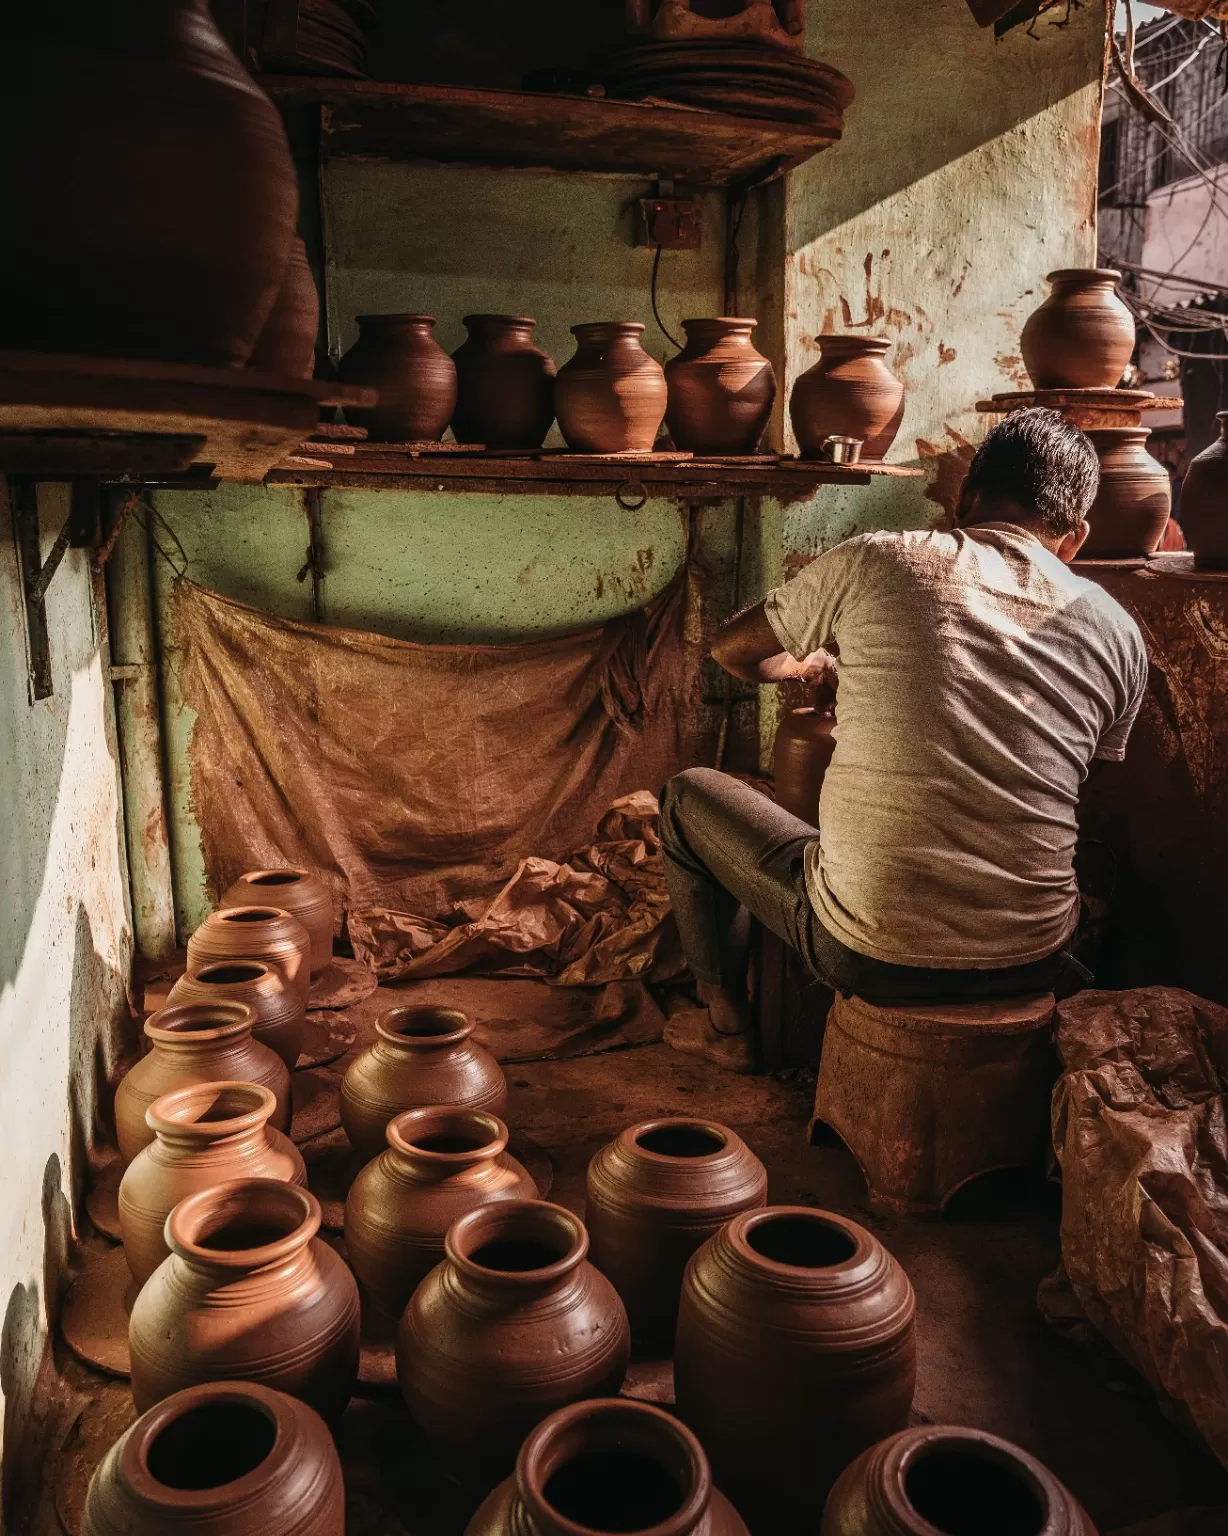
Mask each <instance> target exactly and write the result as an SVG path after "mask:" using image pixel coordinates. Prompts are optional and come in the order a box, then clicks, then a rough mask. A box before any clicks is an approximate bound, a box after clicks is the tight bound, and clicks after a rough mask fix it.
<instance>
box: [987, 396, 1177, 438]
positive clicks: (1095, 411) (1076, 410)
mask: <svg viewBox="0 0 1228 1536" xmlns="http://www.w3.org/2000/svg"><path fill="white" fill-rule="evenodd" d="M1033 405H1042V406H1047V407H1048V408H1049V409H1050V410H1051V411H1060V412H1061V414H1062V415H1063V416H1065V417H1066V419H1067V420H1068V421H1070V422H1072V423H1073V424H1074V425H1075V426H1076V427H1082V428H1092V429H1095V428H1097V427H1137V426H1140V425H1141V424H1142V421H1143V412H1144V411H1170V410H1177V409H1179V408H1180V406H1181V401H1180V400H1179V399H1177V398H1176V397H1175V396H1169V395H1153V394H1152V393H1151V391H1150V390H1147V389H1016V390H1007V391H1005V392H1004V393H1002V394H997V395H993V396H991V397H990V399H988V400H978V401H977V403H976V408H977V410H978V411H980V412H981V413H982V414H984V415H986V416H1009V415H1010V413H1011V412H1012V411H1022V410H1025V409H1027V407H1029V406H1033Z"/></svg>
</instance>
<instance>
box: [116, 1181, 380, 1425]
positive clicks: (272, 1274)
mask: <svg viewBox="0 0 1228 1536" xmlns="http://www.w3.org/2000/svg"><path fill="white" fill-rule="evenodd" d="M319 1230H320V1202H319V1201H318V1200H317V1199H316V1198H315V1196H314V1195H312V1194H309V1193H308V1191H307V1190H305V1189H299V1188H297V1187H296V1186H295V1185H293V1184H283V1183H281V1182H280V1181H279V1180H276V1179H238V1180H234V1181H232V1182H231V1183H228V1184H215V1185H214V1186H213V1187H212V1188H210V1189H205V1190H201V1191H200V1193H199V1194H195V1195H189V1196H188V1198H187V1199H186V1200H181V1201H180V1202H179V1204H178V1205H177V1206H176V1207H175V1209H174V1210H173V1211H172V1212H171V1214H170V1216H169V1217H168V1218H167V1222H166V1242H167V1246H168V1247H169V1248H170V1250H171V1254H170V1258H168V1259H166V1260H165V1261H164V1262H163V1263H162V1264H160V1265H159V1266H158V1268H157V1269H156V1270H154V1272H153V1274H152V1275H151V1276H150V1277H149V1279H148V1280H147V1281H146V1282H145V1284H144V1286H143V1287H142V1288H141V1292H140V1294H139V1295H138V1296H137V1298H136V1301H135V1302H134V1303H133V1307H132V1316H131V1318H130V1319H129V1325H128V1346H129V1350H130V1353H131V1356H132V1396H133V1400H134V1401H135V1403H136V1405H137V1407H138V1408H139V1409H140V1410H141V1411H142V1412H144V1411H145V1409H147V1408H150V1407H152V1406H153V1404H154V1403H156V1402H159V1401H160V1400H161V1399H162V1398H164V1397H169V1396H170V1394H171V1393H172V1392H178V1391H181V1390H182V1389H183V1388H184V1387H190V1386H195V1385H197V1383H199V1382H202V1381H224V1380H240V1381H256V1382H259V1383H260V1384H261V1385H262V1386H266V1387H273V1388H275V1389H276V1390H277V1391H279V1392H288V1393H290V1395H291V1396H292V1397H298V1398H301V1399H302V1400H303V1401H304V1402H305V1403H309V1404H310V1405H311V1406H312V1407H313V1408H314V1409H315V1410H316V1412H317V1413H320V1414H322V1415H323V1416H324V1418H326V1419H328V1420H329V1421H330V1422H334V1423H335V1422H336V1421H337V1420H338V1419H339V1418H340V1417H341V1414H342V1413H343V1412H344V1410H345V1405H346V1404H347V1403H348V1402H349V1400H350V1394H351V1393H352V1392H353V1390H354V1383H355V1381H356V1380H357V1377H358V1327H359V1309H358V1286H357V1284H356V1282H355V1280H354V1276H353V1275H352V1274H351V1273H350V1271H349V1269H348V1268H347V1267H346V1264H345V1262H344V1260H343V1259H342V1258H341V1257H340V1256H339V1255H338V1254H336V1253H334V1252H333V1250H332V1249H331V1248H330V1247H328V1246H327V1244H325V1243H322V1242H321V1241H320V1240H319V1238H318V1237H317V1236H316V1234H317V1232H318V1231H319Z"/></svg>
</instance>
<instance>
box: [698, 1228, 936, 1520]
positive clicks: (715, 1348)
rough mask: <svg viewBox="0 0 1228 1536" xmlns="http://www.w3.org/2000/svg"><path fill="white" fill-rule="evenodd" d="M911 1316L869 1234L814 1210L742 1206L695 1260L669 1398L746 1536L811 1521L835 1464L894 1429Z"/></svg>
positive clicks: (891, 1264)
mask: <svg viewBox="0 0 1228 1536" xmlns="http://www.w3.org/2000/svg"><path fill="white" fill-rule="evenodd" d="M915 1314H916V1301H915V1299H914V1297H913V1290H912V1286H911V1285H910V1284H909V1283H908V1276H907V1275H906V1274H905V1273H904V1271H903V1270H902V1269H901V1268H900V1266H899V1264H897V1263H896V1261H895V1260H894V1259H893V1258H892V1257H891V1255H890V1254H889V1253H888V1252H887V1250H886V1249H885V1248H884V1247H883V1245H882V1244H881V1243H880V1242H879V1241H878V1239H877V1238H876V1237H874V1236H872V1235H871V1234H870V1233H869V1232H867V1231H866V1230H865V1229H864V1228H863V1227H859V1226H857V1224H856V1223H855V1222H851V1221H847V1220H846V1219H845V1218H844V1217H842V1216H835V1215H832V1214H831V1213H830V1212H828V1211H818V1210H814V1209H812V1208H811V1207H809V1206H769V1207H768V1208H767V1209H766V1210H762V1211H750V1212H747V1213H745V1214H743V1215H741V1216H735V1217H734V1218H733V1220H732V1221H730V1222H729V1223H728V1224H727V1225H726V1226H724V1227H722V1228H721V1230H720V1231H719V1232H718V1233H717V1234H716V1236H715V1237H712V1238H710V1239H709V1240H708V1242H706V1243H705V1244H704V1246H703V1247H702V1248H701V1249H700V1250H699V1251H698V1253H696V1255H695V1257H694V1258H693V1259H692V1260H691V1262H690V1265H689V1266H688V1268H687V1272H686V1278H685V1280H684V1281H683V1286H682V1301H681V1305H680V1307H679V1310H678V1333H677V1338H676V1341H675V1347H674V1383H675V1397H676V1400H677V1404H678V1411H679V1413H680V1414H681V1415H682V1418H683V1419H684V1420H685V1421H686V1423H687V1424H689V1425H690V1426H691V1428H692V1429H693V1430H694V1431H695V1433H696V1434H697V1435H698V1436H699V1438H700V1441H701V1442H702V1443H703V1447H704V1449H705V1450H706V1451H707V1453H708V1456H709V1458H710V1459H711V1462H712V1472H713V1476H714V1477H715V1478H716V1480H717V1482H718V1484H719V1485H720V1486H721V1487H722V1488H723V1489H724V1491H725V1492H726V1493H727V1494H728V1495H729V1497H730V1498H731V1499H732V1500H733V1502H734V1504H735V1505H736V1507H737V1509H738V1512H739V1513H740V1514H741V1516H742V1518H743V1519H744V1520H746V1522H747V1523H748V1524H749V1525H750V1526H751V1528H752V1529H753V1530H754V1531H755V1533H756V1536H760V1533H763V1536H770V1533H775V1532H782V1533H783V1532H792V1531H795V1530H801V1529H804V1528H805V1526H806V1524H807V1522H809V1523H811V1524H813V1521H814V1517H815V1511H816V1509H817V1508H818V1507H819V1505H820V1504H821V1502H822V1500H823V1499H824V1497H825V1496H826V1494H827V1492H828V1490H829V1489H830V1488H831V1486H832V1484H833V1483H834V1482H835V1480H836V1477H837V1476H838V1475H839V1473H840V1472H841V1471H842V1469H843V1468H844V1467H845V1466H846V1465H847V1464H848V1463H849V1461H851V1460H852V1458H853V1457H854V1456H857V1455H859V1454H860V1453H861V1452H862V1451H863V1450H865V1449H866V1448H867V1447H868V1446H870V1445H873V1444H874V1443H875V1441H877V1440H880V1439H882V1438H883V1436H884V1435H889V1434H893V1433H894V1432H895V1431H897V1430H900V1429H903V1428H904V1427H905V1425H906V1424H907V1422H908V1410H909V1406H910V1404H911V1403H912V1394H913V1385H914V1380H915V1377H916V1344H915V1339H914V1317H915Z"/></svg>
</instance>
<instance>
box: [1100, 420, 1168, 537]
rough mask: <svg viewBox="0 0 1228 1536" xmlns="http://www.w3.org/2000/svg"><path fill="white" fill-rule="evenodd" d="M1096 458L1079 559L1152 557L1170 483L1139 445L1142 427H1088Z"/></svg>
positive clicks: (1144, 437)
mask: <svg viewBox="0 0 1228 1536" xmlns="http://www.w3.org/2000/svg"><path fill="white" fill-rule="evenodd" d="M1087 435H1088V437H1090V438H1091V440H1092V443H1093V445H1094V447H1095V449H1096V454H1097V456H1098V457H1099V459H1100V489H1099V490H1098V491H1097V492H1096V499H1095V501H1093V502H1092V505H1091V509H1090V511H1089V512H1088V514H1087V520H1088V522H1089V523H1090V524H1091V533H1090V534H1088V537H1087V542H1086V544H1084V546H1083V548H1082V549H1081V550H1080V551H1079V559H1080V560H1122V559H1129V558H1130V557H1132V556H1140V555H1150V554H1154V553H1155V551H1156V550H1157V549H1158V548H1159V546H1160V540H1161V539H1162V538H1163V537H1164V530H1165V528H1166V527H1167V526H1168V515H1169V512H1170V510H1171V508H1172V484H1171V482H1170V481H1169V478H1168V471H1167V470H1166V469H1165V468H1164V466H1163V464H1161V463H1159V462H1158V461H1157V460H1156V459H1153V458H1152V457H1151V455H1150V454H1149V453H1148V452H1147V449H1146V447H1145V446H1144V445H1145V444H1146V442H1147V439H1148V438H1149V437H1150V436H1151V433H1150V431H1149V429H1148V428H1147V427H1092V428H1089V429H1088V433H1087Z"/></svg>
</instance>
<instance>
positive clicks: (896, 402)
mask: <svg viewBox="0 0 1228 1536" xmlns="http://www.w3.org/2000/svg"><path fill="white" fill-rule="evenodd" d="M815 340H816V341H817V342H818V344H819V360H818V362H817V363H815V365H814V367H813V368H808V369H807V370H806V372H805V373H803V374H802V376H801V378H799V379H798V381H797V382H796V384H794V386H793V394H792V395H791V397H790V399H789V416H790V419H791V420H792V422H793V432H794V435H795V436H796V438H797V444H798V449H799V451H800V453H801V456H802V458H804V459H814V458H817V457H818V456H819V453H820V450H821V449H822V447H823V441H824V439H825V438H828V437H856V438H860V439H861V444H862V447H861V457H862V458H863V459H882V458H885V457H886V454H887V450H888V449H889V448H890V447H891V445H892V443H894V442H895V435H896V433H897V432H898V431H899V430H900V422H901V421H902V420H903V418H904V386H903V385H902V384H901V383H900V381H899V379H897V378H896V377H895V375H894V374H893V373H892V372H891V370H890V368H888V367H887V362H886V358H887V352H888V349H889V348H890V346H891V343H890V342H889V341H888V340H887V339H886V337H884V336H816V337H815Z"/></svg>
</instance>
